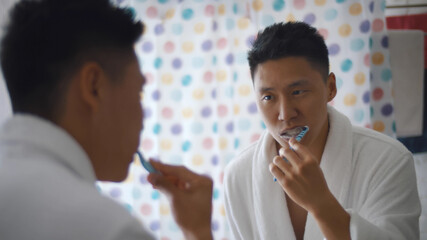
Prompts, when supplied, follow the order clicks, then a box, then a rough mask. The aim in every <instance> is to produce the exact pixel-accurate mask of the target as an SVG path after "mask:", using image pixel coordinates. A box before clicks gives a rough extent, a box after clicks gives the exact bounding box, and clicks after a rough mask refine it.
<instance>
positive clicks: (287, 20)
mask: <svg viewBox="0 0 427 240" xmlns="http://www.w3.org/2000/svg"><path fill="white" fill-rule="evenodd" d="M295 21H296V18H295V16H294V15H293V14H292V13H289V14H288V16H286V22H295Z"/></svg>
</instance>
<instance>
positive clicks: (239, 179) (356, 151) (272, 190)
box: [224, 107, 421, 240]
mask: <svg viewBox="0 0 427 240" xmlns="http://www.w3.org/2000/svg"><path fill="white" fill-rule="evenodd" d="M328 116H329V122H330V129H329V134H328V139H327V142H326V145H325V149H324V152H323V155H322V159H321V163H320V167H321V169H322V170H323V173H324V176H325V178H326V182H327V184H328V187H329V189H330V191H331V192H332V194H333V195H334V196H335V198H336V199H337V200H338V201H339V202H340V204H341V205H342V206H343V207H344V208H345V209H346V210H347V211H348V212H349V213H350V215H351V221H350V234H351V238H352V239H353V240H356V239H375V240H380V239H419V226H418V218H419V216H420V212H421V207H420V202H419V196H418V192H417V186H416V177H415V169H414V162H413V158H412V154H411V153H410V152H409V151H408V150H407V149H406V148H405V147H404V146H403V145H402V144H400V143H399V142H397V141H396V140H394V139H392V138H390V137H387V136H385V135H383V134H381V133H377V132H375V131H372V130H369V129H365V128H360V127H354V126H352V125H351V123H350V121H349V120H348V118H347V117H345V116H344V115H342V114H341V113H339V112H338V111H336V110H335V109H334V108H332V107H328ZM274 141H275V140H274V139H273V137H271V135H270V134H269V133H268V132H267V131H266V132H265V133H264V134H263V135H262V136H261V138H260V139H259V140H258V141H257V142H255V143H254V144H252V145H251V146H249V147H248V148H246V149H245V150H244V151H242V152H241V154H239V155H238V156H237V158H236V159H234V160H233V161H232V162H231V163H230V164H229V165H228V166H227V168H226V172H225V180H224V188H225V207H226V212H227V218H228V220H229V224H230V227H231V229H232V232H233V235H234V237H235V238H236V239H244V240H251V239H266V240H276V239H286V240H291V239H295V235H294V231H293V228H292V223H291V219H290V217H289V212H288V209H287V204H286V198H285V194H284V191H283V190H282V188H281V186H280V185H279V184H278V183H277V182H274V181H273V176H272V174H271V173H270V171H269V169H268V165H269V163H270V162H271V161H272V159H273V158H274V156H275V155H277V150H276V147H275V144H274ZM304 239H324V236H323V234H322V232H321V231H320V228H319V227H318V225H317V223H316V221H315V220H314V218H313V216H311V215H310V214H309V215H308V217H307V222H306V226H305V235H304Z"/></svg>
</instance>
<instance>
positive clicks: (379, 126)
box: [373, 121, 385, 132]
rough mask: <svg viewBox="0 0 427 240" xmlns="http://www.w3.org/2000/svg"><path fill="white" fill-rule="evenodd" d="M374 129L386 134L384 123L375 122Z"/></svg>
mask: <svg viewBox="0 0 427 240" xmlns="http://www.w3.org/2000/svg"><path fill="white" fill-rule="evenodd" d="M373 129H374V130H376V131H378V132H384V129H385V126H384V123H383V122H382V121H376V122H374V126H373Z"/></svg>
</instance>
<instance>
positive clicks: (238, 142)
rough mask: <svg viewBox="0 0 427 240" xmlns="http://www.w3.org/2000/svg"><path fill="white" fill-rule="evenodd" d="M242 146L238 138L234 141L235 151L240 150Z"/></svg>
mask: <svg viewBox="0 0 427 240" xmlns="http://www.w3.org/2000/svg"><path fill="white" fill-rule="evenodd" d="M239 146H240V140H239V139H238V138H236V139H234V149H238V148H239Z"/></svg>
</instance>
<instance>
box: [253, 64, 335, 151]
mask: <svg viewBox="0 0 427 240" xmlns="http://www.w3.org/2000/svg"><path fill="white" fill-rule="evenodd" d="M254 88H255V95H256V98H257V101H256V102H257V106H258V109H259V110H260V112H261V115H262V118H263V120H264V123H265V124H266V126H267V129H268V131H269V132H270V134H271V135H272V136H273V137H274V139H275V140H276V141H277V142H278V143H279V144H280V145H283V143H284V142H286V141H288V140H289V137H292V136H294V135H295V134H298V128H299V127H303V126H309V128H310V130H309V131H308V133H307V134H306V135H305V137H304V138H303V139H302V141H301V142H302V143H303V144H305V145H307V146H309V147H311V148H313V147H314V148H319V147H320V145H321V144H322V143H321V142H319V141H318V140H319V139H325V141H326V137H327V133H328V115H327V103H328V102H329V101H330V100H332V99H333V97H334V96H335V93H336V87H335V77H334V76H333V75H330V76H329V77H328V80H327V83H325V82H324V79H323V77H322V75H321V73H320V72H319V71H318V70H316V69H315V68H313V67H312V66H311V64H310V63H309V62H308V61H307V60H306V59H305V58H303V57H286V58H281V59H278V60H270V61H267V62H264V63H262V64H259V65H258V67H257V70H256V72H255V75H254Z"/></svg>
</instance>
